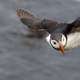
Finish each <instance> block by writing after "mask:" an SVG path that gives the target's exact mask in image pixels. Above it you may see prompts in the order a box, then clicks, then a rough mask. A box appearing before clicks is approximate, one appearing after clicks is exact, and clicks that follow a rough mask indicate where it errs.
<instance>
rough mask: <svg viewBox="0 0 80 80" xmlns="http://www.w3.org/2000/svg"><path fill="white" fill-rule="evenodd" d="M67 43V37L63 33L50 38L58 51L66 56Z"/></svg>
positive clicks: (53, 34) (52, 35) (54, 34)
mask: <svg viewBox="0 0 80 80" xmlns="http://www.w3.org/2000/svg"><path fill="white" fill-rule="evenodd" d="M66 43H67V37H66V36H65V35H64V34H63V33H52V34H51V36H50V44H51V45H52V47H53V48H55V49H56V50H59V51H61V53H62V54H64V47H65V45H66Z"/></svg>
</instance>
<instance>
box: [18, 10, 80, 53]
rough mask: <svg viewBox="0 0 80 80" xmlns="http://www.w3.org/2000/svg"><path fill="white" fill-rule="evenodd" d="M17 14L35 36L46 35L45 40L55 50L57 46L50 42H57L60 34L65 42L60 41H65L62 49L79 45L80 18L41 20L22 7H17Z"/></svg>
mask: <svg viewBox="0 0 80 80" xmlns="http://www.w3.org/2000/svg"><path fill="white" fill-rule="evenodd" d="M17 15H18V16H19V18H20V20H21V21H22V23H24V24H25V25H27V26H28V27H29V28H30V30H31V31H32V32H33V33H35V34H36V35H37V36H43V35H46V36H44V37H46V40H47V42H48V43H49V44H50V45H51V46H52V47H53V48H55V49H56V50H58V48H57V47H56V46H53V44H51V40H52V41H54V40H55V41H58V42H59V40H60V38H61V37H62V36H63V38H64V39H65V42H64V41H63V42H62V43H63V44H64V43H65V44H64V46H63V47H64V50H68V49H72V48H76V47H79V46H80V18H78V19H76V20H74V22H72V23H59V22H56V21H52V20H48V19H43V20H41V19H38V18H35V17H34V16H33V15H32V14H30V13H29V12H27V11H25V10H22V9H17ZM47 33H48V34H47ZM57 34H58V35H57ZM60 36H61V37H60ZM58 39H59V40H58ZM58 42H57V44H58ZM60 42H61V41H60ZM60 44H61V43H60ZM62 52H63V49H62Z"/></svg>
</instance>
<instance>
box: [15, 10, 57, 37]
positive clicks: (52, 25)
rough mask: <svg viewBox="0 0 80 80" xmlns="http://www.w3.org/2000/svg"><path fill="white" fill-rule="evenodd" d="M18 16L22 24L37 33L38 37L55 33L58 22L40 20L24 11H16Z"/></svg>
mask: <svg viewBox="0 0 80 80" xmlns="http://www.w3.org/2000/svg"><path fill="white" fill-rule="evenodd" d="M16 13H17V16H18V17H19V18H20V20H21V22H22V23H23V24H25V25H27V26H28V27H29V28H30V30H31V31H33V32H36V34H37V35H39V34H40V35H42V36H43V35H45V34H46V33H47V32H49V33H50V31H54V30H55V29H56V25H57V24H58V22H56V21H53V20H48V19H43V20H41V19H39V18H36V17H35V16H34V15H32V14H31V13H30V12H28V11H25V10H23V9H17V10H16Z"/></svg>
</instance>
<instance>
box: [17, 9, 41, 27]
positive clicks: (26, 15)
mask: <svg viewBox="0 0 80 80" xmlns="http://www.w3.org/2000/svg"><path fill="white" fill-rule="evenodd" d="M16 13H17V16H18V17H19V18H20V20H21V22H22V23H23V24H25V25H27V26H28V27H29V28H33V25H34V24H37V22H39V21H40V20H39V19H38V18H36V17H35V16H33V15H32V14H31V13H30V12H28V11H25V10H23V9H17V10H16Z"/></svg>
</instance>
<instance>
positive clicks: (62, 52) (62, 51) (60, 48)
mask: <svg viewBox="0 0 80 80" xmlns="http://www.w3.org/2000/svg"><path fill="white" fill-rule="evenodd" d="M59 44H60V47H59V51H60V52H61V54H62V55H64V46H63V45H62V44H61V43H59Z"/></svg>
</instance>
